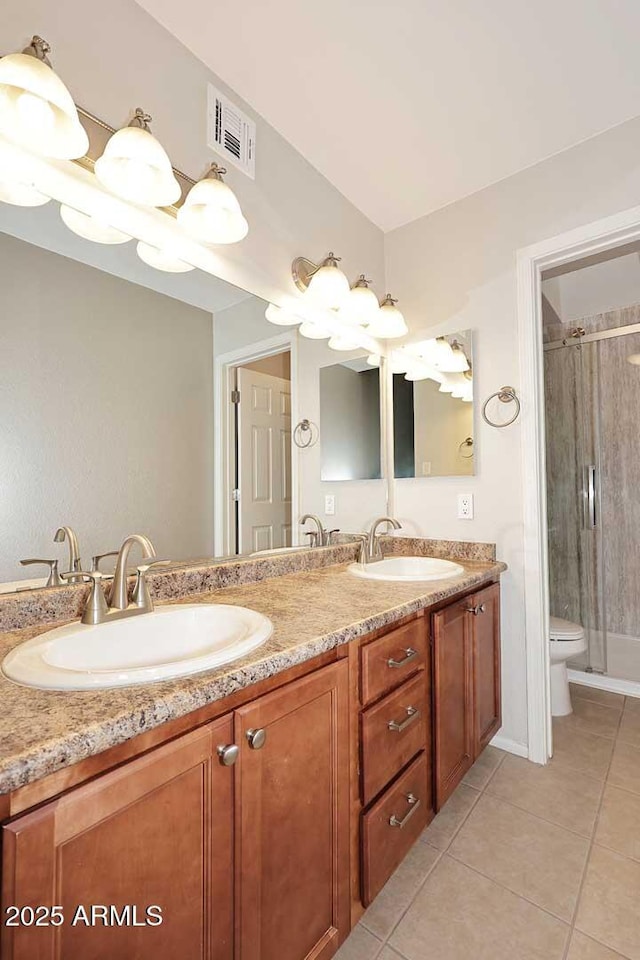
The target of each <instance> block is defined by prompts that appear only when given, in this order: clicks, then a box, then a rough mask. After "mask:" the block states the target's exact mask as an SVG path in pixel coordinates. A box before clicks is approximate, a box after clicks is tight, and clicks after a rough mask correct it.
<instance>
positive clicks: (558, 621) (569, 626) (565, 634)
mask: <svg viewBox="0 0 640 960" xmlns="http://www.w3.org/2000/svg"><path fill="white" fill-rule="evenodd" d="M549 639H550V640H583V639H584V629H583V628H582V627H581V626H580V624H579V623H572V622H571V620H563V619H562V618H561V617H550V619H549Z"/></svg>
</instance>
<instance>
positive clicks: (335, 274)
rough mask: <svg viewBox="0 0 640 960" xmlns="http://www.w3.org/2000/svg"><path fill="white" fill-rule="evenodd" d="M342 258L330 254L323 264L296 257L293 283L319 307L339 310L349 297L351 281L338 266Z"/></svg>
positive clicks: (292, 267) (292, 271)
mask: <svg viewBox="0 0 640 960" xmlns="http://www.w3.org/2000/svg"><path fill="white" fill-rule="evenodd" d="M339 261H340V257H336V256H335V254H334V253H332V252H331V253H329V255H328V256H327V257H325V259H324V260H323V261H322V263H320V264H318V263H314V262H313V260H308V259H307V257H296V259H295V260H294V261H293V263H292V265H291V274H292V276H293V282H294V283H295V285H296V286H297V288H298V290H300V291H302V293H307V294H308V296H309V298H310V299H311V300H312V301H313V303H314V304H315V305H316V306H317V307H322V308H324V309H325V310H338V309H339V308H340V307H341V306H342V304H343V303H344V302H345V301H346V299H347V297H348V296H349V290H350V287H349V281H348V280H347V278H346V276H345V275H344V273H343V272H342V270H341V269H340V267H339V266H338V263H339Z"/></svg>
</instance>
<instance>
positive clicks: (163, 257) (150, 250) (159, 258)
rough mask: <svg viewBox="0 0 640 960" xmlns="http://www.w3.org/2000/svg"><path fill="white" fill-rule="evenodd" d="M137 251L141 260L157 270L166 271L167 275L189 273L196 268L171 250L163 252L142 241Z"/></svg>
mask: <svg viewBox="0 0 640 960" xmlns="http://www.w3.org/2000/svg"><path fill="white" fill-rule="evenodd" d="M136 250H137V252H138V256H139V257H140V259H141V260H144V262H145V263H148V264H149V266H150V267H154V268H155V269H156V270H164V271H165V272H166V273H188V271H189V270H195V267H193V266H192V265H191V264H190V263H186V261H184V260H180V258H179V257H176V256H175V255H174V254H173V253H172V252H171V251H170V250H166V249H165V250H162V249H160V248H159V247H154V246H152V245H151V244H150V243H144V242H143V241H142V240H140V242H139V243H138V246H137V247H136Z"/></svg>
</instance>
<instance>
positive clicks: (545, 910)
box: [444, 852, 571, 929]
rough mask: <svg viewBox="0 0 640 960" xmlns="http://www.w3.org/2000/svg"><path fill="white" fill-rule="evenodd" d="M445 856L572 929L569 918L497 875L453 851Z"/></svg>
mask: <svg viewBox="0 0 640 960" xmlns="http://www.w3.org/2000/svg"><path fill="white" fill-rule="evenodd" d="M444 856H447V857H449V858H450V859H451V860H453V861H454V863H458V864H460V865H461V866H463V867H466V868H467V870H471V871H472V873H475V874H477V876H479V877H482V878H483V880H488V881H489V883H494V884H495V885H496V887H500V889H501V890H506V891H507V893H510V894H511V896H512V897H517V898H518V899H519V900H524V901H525V903H528V904H529V905H530V906H532V907H535V908H536V910H540V911H541V912H542V913H544V914H546V916H548V917H553V919H554V920H556V921H557V922H558V923H562V924H563V925H564V926H565V927H567V928H568V929H571V924H570V923H569V921H568V920H565V919H564V917H559V916H558V914H557V913H553V911H552V910H549V908H548V907H541V906H540V904H539V903H536V902H535V900H531V899H530V898H529V897H525V895H524V894H523V893H516V891H515V890H512V889H511V887H508V886H507V885H506V884H504V883H502V882H501V881H500V880H496V879H495V877H490V876H488V875H487V874H486V873H483V872H482V870H478V868H477V867H472V866H471V865H470V864H469V863H465V861H464V860H461V859H460V858H459V857H456V856H454V855H453V854H452V853H449V852H447V853H446V854H444Z"/></svg>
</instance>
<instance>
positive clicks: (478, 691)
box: [469, 583, 502, 756]
mask: <svg viewBox="0 0 640 960" xmlns="http://www.w3.org/2000/svg"><path fill="white" fill-rule="evenodd" d="M469 606H474V607H475V609H476V610H477V611H478V612H477V614H476V615H475V616H474V615H473V614H470V616H471V618H472V621H473V693H474V714H475V716H474V724H475V728H474V747H475V749H474V753H475V756H478V754H480V753H481V752H482V751H483V750H484V748H485V747H486V746H487V744H488V743H489V741H490V740H491V738H492V737H493V736H495V734H496V733H497V732H498V730H499V729H500V726H501V724H502V712H501V697H500V585H499V584H497V583H492V584H491V586H489V587H487V588H486V589H485V590H481V591H480V592H479V593H476V594H474V596H473V598H472V600H471V602H470V604H469Z"/></svg>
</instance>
